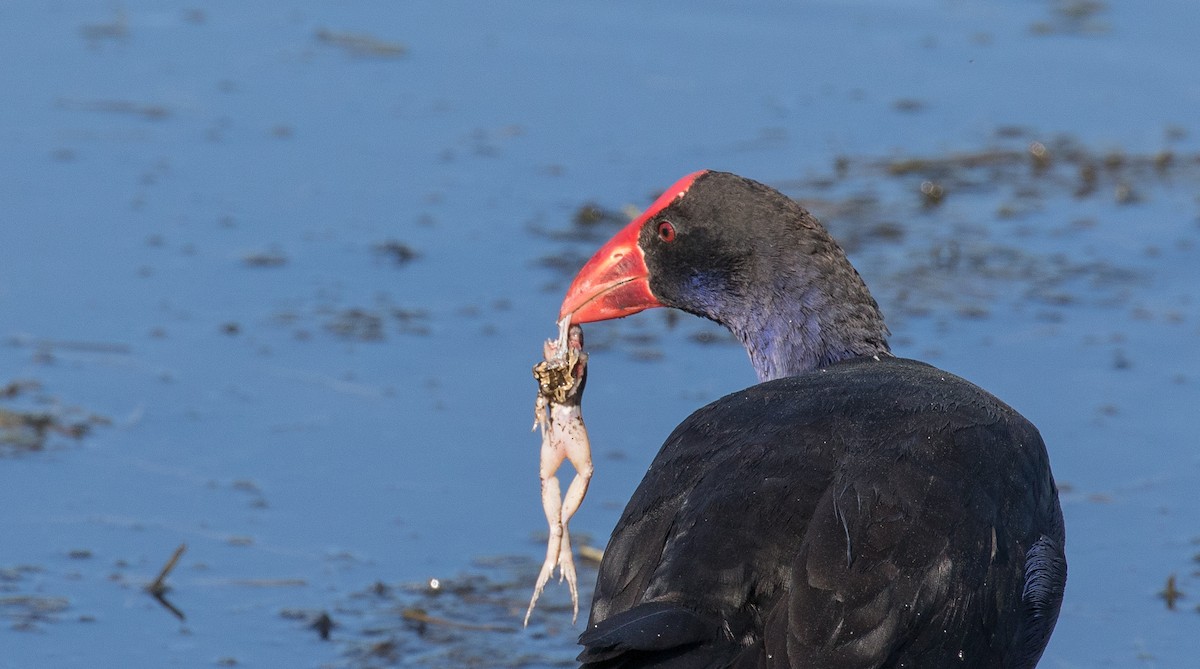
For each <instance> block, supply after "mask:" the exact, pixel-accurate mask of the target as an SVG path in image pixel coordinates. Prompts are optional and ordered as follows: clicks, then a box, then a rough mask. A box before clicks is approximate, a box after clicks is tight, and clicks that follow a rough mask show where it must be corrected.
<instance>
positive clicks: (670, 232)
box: [658, 221, 675, 242]
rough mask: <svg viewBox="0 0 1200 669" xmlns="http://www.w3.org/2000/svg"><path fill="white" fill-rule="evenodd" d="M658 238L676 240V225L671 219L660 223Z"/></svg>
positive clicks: (669, 240)
mask: <svg viewBox="0 0 1200 669" xmlns="http://www.w3.org/2000/svg"><path fill="white" fill-rule="evenodd" d="M658 238H659V239H661V240H663V241H664V242H673V241H675V226H673V225H671V222H670V221H663V222H662V223H659V224H658Z"/></svg>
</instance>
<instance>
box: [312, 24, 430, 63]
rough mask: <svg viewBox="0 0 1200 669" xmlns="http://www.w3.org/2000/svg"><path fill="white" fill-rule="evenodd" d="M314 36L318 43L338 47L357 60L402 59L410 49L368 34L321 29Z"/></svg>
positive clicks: (398, 43)
mask: <svg viewBox="0 0 1200 669" xmlns="http://www.w3.org/2000/svg"><path fill="white" fill-rule="evenodd" d="M314 36H315V37H316V39H317V41H318V42H321V43H322V44H328V45H330V46H335V47H338V48H340V49H342V50H343V51H345V52H346V53H347V54H348V55H350V56H355V57H357V58H400V57H401V56H404V55H406V54H407V53H408V47H407V46H405V45H404V44H401V43H400V42H395V41H391V40H384V39H380V38H378V37H375V36H373V35H369V34H367V33H355V32H338V31H334V30H329V29H328V28H320V29H318V30H317V32H316V33H315V35H314Z"/></svg>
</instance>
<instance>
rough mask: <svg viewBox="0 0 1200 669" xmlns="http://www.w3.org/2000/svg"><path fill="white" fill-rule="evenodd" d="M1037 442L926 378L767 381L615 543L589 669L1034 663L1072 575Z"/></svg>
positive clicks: (1001, 412)
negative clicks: (1064, 555)
mask: <svg viewBox="0 0 1200 669" xmlns="http://www.w3.org/2000/svg"><path fill="white" fill-rule="evenodd" d="M1062 549H1063V529H1062V515H1061V511H1060V509H1059V505H1058V498H1057V491H1056V489H1055V486H1054V482H1053V480H1052V478H1051V475H1050V468H1049V464H1048V461H1047V456H1046V451H1045V446H1044V444H1043V443H1042V440H1041V437H1040V436H1039V435H1038V432H1037V430H1036V428H1034V427H1033V425H1032V424H1030V423H1029V422H1028V421H1027V420H1025V419H1024V418H1023V417H1021V416H1020V415H1019V414H1018V413H1017V412H1016V411H1014V410H1013V409H1011V408H1010V407H1008V406H1007V405H1005V404H1004V403H1002V402H1000V401H999V400H998V399H996V398H995V397H993V396H992V395H990V394H988V393H987V392H985V391H983V390H981V389H979V388H978V387H976V386H974V385H972V384H970V383H968V382H966V381H964V380H962V379H960V378H958V377H956V376H953V375H951V374H948V373H946V372H943V371H941V370H938V369H936V368H933V367H930V366H928V365H925V364H923V363H919V362H914V361H910V360H902V359H896V358H883V359H880V360H874V359H859V360H851V361H846V362H842V363H838V364H835V365H831V366H829V367H826V368H823V369H820V370H817V371H814V372H811V373H808V374H803V375H799V376H794V377H788V378H783V379H777V380H775V381H769V382H766V383H762V384H759V385H757V386H754V387H751V388H748V389H746V390H743V391H741V392H738V393H734V394H732V395H729V396H727V397H725V398H722V399H720V400H718V401H716V402H714V403H712V404H710V405H708V406H706V407H704V408H702V409H700V410H698V411H696V412H695V413H694V414H692V415H691V416H690V417H689V418H688V419H687V420H685V421H684V422H683V423H682V424H681V425H680V426H679V427H678V428H676V429H675V431H674V432H673V433H672V434H671V435H670V437H668V439H667V441H666V443H665V444H664V445H663V447H662V450H661V451H660V452H659V454H658V456H657V457H656V458H655V460H654V462H653V464H652V465H651V467H650V469H649V471H648V472H647V474H646V476H645V478H644V479H643V481H642V483H641V485H640V486H639V488H638V490H637V491H636V492H635V493H634V496H633V498H632V499H631V500H630V502H629V504H628V506H627V507H626V509H625V512H624V513H623V515H622V517H621V519H620V521H619V522H618V524H617V528H616V529H615V530H614V532H613V538H612V540H611V541H610V543H609V545H608V547H607V549H606V551H605V556H604V560H603V563H602V565H601V569H600V575H599V578H598V581H597V584H596V592H595V597H594V599H593V603H592V612H591V619H590V621H589V624H588V630H587V631H586V632H585V633H584V634H583V635H582V637H581V638H580V642H581V643H582V644H583V645H584V646H585V647H586V649H585V650H584V652H583V653H582V654H581V655H580V659H581V660H582V661H584V663H585V665H584V666H586V667H596V668H599V667H649V666H656V667H709V666H711V667H727V666H747V667H843V668H849V667H900V666H919V667H924V668H927V669H928V668H930V667H942V666H963V665H964V664H965V665H966V666H973V667H1006V668H1007V667H1032V666H1033V665H1034V664H1036V662H1037V659H1038V657H1040V655H1041V651H1042V649H1043V648H1044V646H1045V644H1046V642H1047V640H1048V639H1049V635H1050V631H1051V630H1052V629H1053V625H1054V621H1055V619H1056V618H1057V614H1058V606H1059V602H1060V601H1061V597H1062V587H1063V583H1064V581H1065V576H1066V564H1065V561H1064V559H1063V553H1062Z"/></svg>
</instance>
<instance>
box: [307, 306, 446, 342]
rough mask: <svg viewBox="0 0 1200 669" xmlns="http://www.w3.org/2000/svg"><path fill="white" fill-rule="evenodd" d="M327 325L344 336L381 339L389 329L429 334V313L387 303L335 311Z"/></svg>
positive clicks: (409, 333)
mask: <svg viewBox="0 0 1200 669" xmlns="http://www.w3.org/2000/svg"><path fill="white" fill-rule="evenodd" d="M325 328H326V329H327V330H328V331H330V332H332V333H333V334H335V335H337V336H339V337H342V338H344V339H352V340H355V341H362V342H379V341H384V340H385V339H386V338H387V335H388V333H390V332H391V333H396V334H408V335H428V334H429V333H430V329H429V314H428V313H427V312H426V311H424V310H422V309H408V308H403V307H394V306H392V307H383V308H379V309H368V308H364V307H352V308H349V309H342V310H340V311H337V312H335V313H334V314H332V316H331V317H330V319H329V320H328V321H326V323H325Z"/></svg>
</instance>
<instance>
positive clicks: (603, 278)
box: [558, 214, 662, 325]
mask: <svg viewBox="0 0 1200 669" xmlns="http://www.w3.org/2000/svg"><path fill="white" fill-rule="evenodd" d="M647 218H648V216H646V215H645V214H643V215H642V216H639V217H638V218H637V220H635V221H634V222H632V223H630V224H629V225H627V226H625V227H624V228H623V229H622V230H621V231H620V232H618V233H617V234H616V236H615V237H613V238H612V239H610V240H608V243H607V244H605V245H604V246H602V247H600V250H599V251H597V252H596V255H594V256H592V259H591V260H589V261H587V263H586V264H585V265H584V266H583V269H581V270H579V274H577V275H575V280H574V281H572V282H571V287H570V288H568V289H567V297H566V298H565V299H563V304H562V309H560V310H559V312H558V318H559V319H560V320H561V319H562V318H564V317H565V316H566V315H567V314H570V315H571V323H572V324H575V325H578V324H580V323H591V322H593V321H606V320H609V319H610V318H621V317H622V316H628V315H630V314H636V313H637V312H639V311H641V310H643V309H649V308H650V307H661V306H662V303H660V302H659V301H658V300H657V299H656V298H655V297H654V294H653V293H651V292H650V270H649V269H647V268H646V257H645V254H644V253H642V248H641V247H640V246H638V235H639V234H640V233H641V231H642V224H644V223H645V222H646V219H647Z"/></svg>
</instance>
